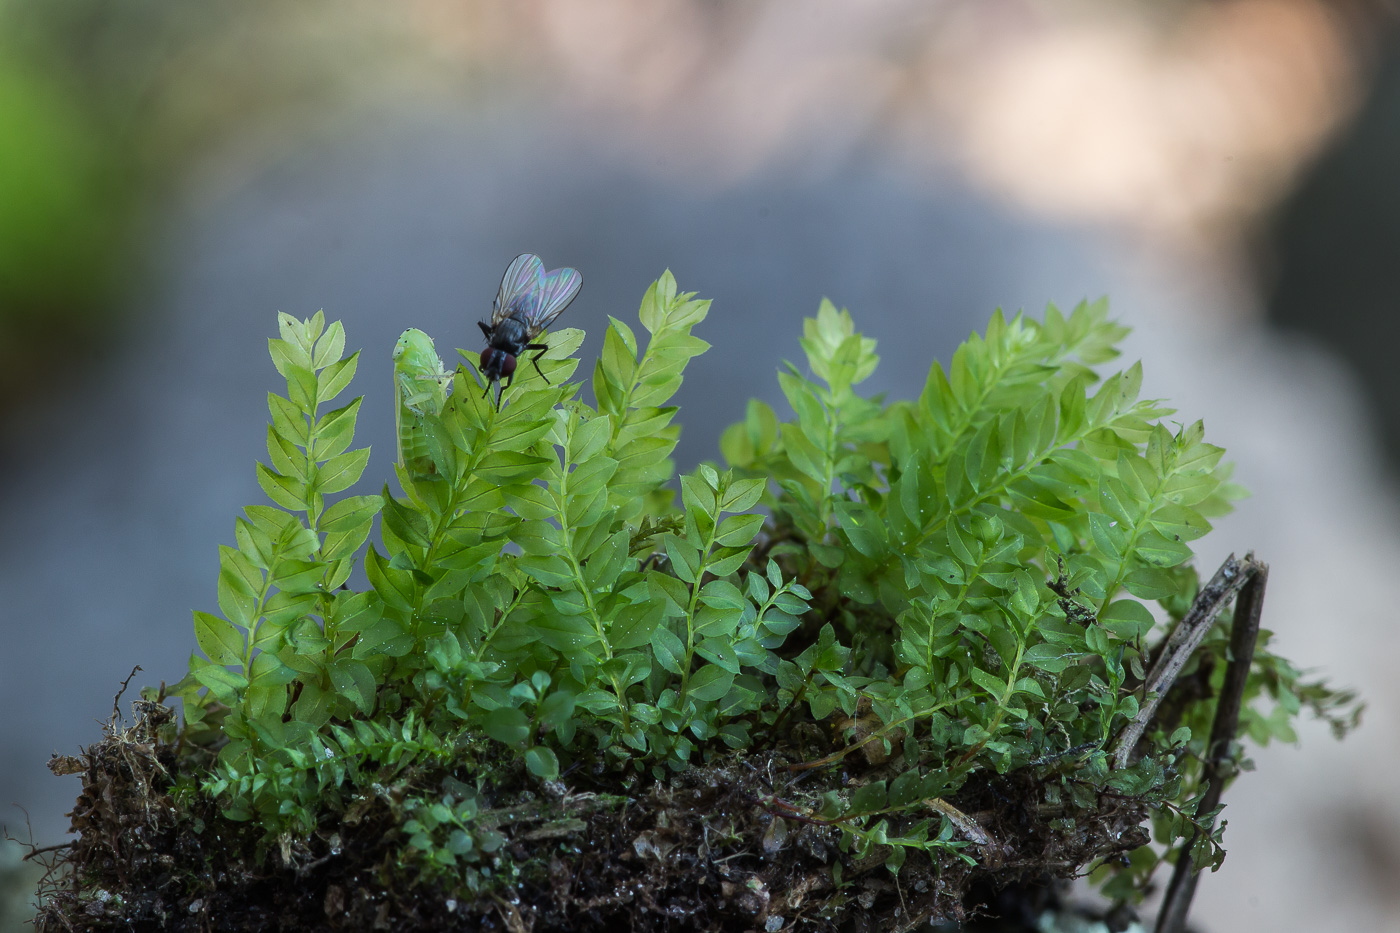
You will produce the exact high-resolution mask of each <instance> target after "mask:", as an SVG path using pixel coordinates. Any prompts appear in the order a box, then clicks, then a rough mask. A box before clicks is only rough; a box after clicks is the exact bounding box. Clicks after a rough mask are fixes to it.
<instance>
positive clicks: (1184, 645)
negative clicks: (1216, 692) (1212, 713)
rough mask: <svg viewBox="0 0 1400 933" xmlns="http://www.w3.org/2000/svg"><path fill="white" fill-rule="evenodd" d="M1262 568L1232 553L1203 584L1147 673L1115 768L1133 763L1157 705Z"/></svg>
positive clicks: (1115, 753)
mask: <svg viewBox="0 0 1400 933" xmlns="http://www.w3.org/2000/svg"><path fill="white" fill-rule="evenodd" d="M1263 567H1264V565H1263V564H1261V563H1259V562H1258V561H1256V560H1255V559H1254V554H1253V553H1250V554H1246V555H1245V558H1244V560H1238V559H1237V558H1236V557H1235V555H1233V554H1231V555H1230V556H1229V557H1227V558H1225V563H1223V564H1221V565H1220V569H1219V570H1217V571H1216V572H1215V576H1213V577H1211V578H1210V582H1208V583H1207V584H1206V585H1205V586H1203V587H1201V591H1200V592H1199V593H1198V594H1197V595H1196V601H1195V602H1194V603H1192V605H1191V611H1190V612H1188V613H1186V616H1185V617H1184V618H1183V619H1182V620H1181V621H1180V622H1178V623H1177V624H1176V627H1175V628H1174V629H1172V632H1171V634H1170V635H1169V636H1167V640H1166V642H1165V643H1164V644H1163V645H1162V650H1161V652H1160V653H1159V654H1158V656H1157V660H1156V662H1155V663H1154V664H1153V665H1152V670H1151V671H1149V672H1148V675H1147V682H1146V684H1145V690H1144V695H1143V702H1142V706H1141V707H1139V708H1138V712H1137V715H1136V716H1134V717H1133V719H1132V721H1131V722H1129V723H1128V724H1127V725H1126V726H1124V727H1123V731H1122V732H1120V733H1119V734H1118V740H1117V742H1116V743H1115V745H1114V750H1113V766H1114V767H1115V768H1126V767H1128V765H1130V764H1131V763H1132V757H1133V751H1134V750H1135V749H1136V748H1137V744H1138V741H1139V740H1140V739H1141V738H1142V734H1143V732H1144V731H1146V729H1147V725H1148V723H1150V722H1151V721H1152V717H1153V716H1155V715H1156V714H1157V707H1158V706H1160V705H1161V703H1162V699H1163V698H1164V697H1165V696H1166V695H1167V691H1168V690H1170V689H1171V686H1172V684H1173V683H1174V682H1175V681H1176V678H1177V675H1179V674H1180V673H1181V670H1182V668H1183V667H1185V666H1186V662H1187V661H1188V660H1189V659H1190V658H1191V655H1192V653H1194V652H1195V650H1196V649H1197V648H1198V647H1200V644H1201V641H1202V640H1203V639H1204V638H1205V637H1206V633H1207V632H1208V631H1210V627H1211V625H1213V624H1214V623H1215V620H1216V618H1217V617H1218V616H1219V615H1220V613H1221V612H1222V611H1223V610H1224V609H1225V606H1226V605H1227V604H1228V603H1229V602H1230V600H1231V599H1232V598H1233V597H1234V596H1235V594H1236V593H1238V592H1239V591H1240V588H1241V587H1243V586H1244V585H1245V583H1247V582H1248V581H1249V580H1250V579H1252V578H1253V577H1254V576H1255V574H1256V573H1258V572H1259V571H1260V570H1261V569H1262V568H1263ZM1251 653H1252V651H1251Z"/></svg>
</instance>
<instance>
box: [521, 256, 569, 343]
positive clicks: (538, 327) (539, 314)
mask: <svg viewBox="0 0 1400 933" xmlns="http://www.w3.org/2000/svg"><path fill="white" fill-rule="evenodd" d="M582 285H583V276H581V275H579V273H578V270H577V269H568V268H564V269H555V270H554V271H552V272H550V273H548V274H546V275H545V276H544V277H543V281H541V282H540V286H539V288H538V289H537V290H536V291H535V293H534V294H533V295H531V296H530V299H531V300H530V303H529V307H528V309H527V310H526V312H525V320H526V322H527V323H528V324H529V330H530V336H531V337H534V336H535V335H536V334H538V333H539V332H540V331H542V330H544V329H545V328H546V327H548V326H549V325H550V324H552V323H554V319H555V318H557V317H558V316H559V315H561V314H563V313H564V309H565V308H567V307H568V306H569V302H571V301H573V300H574V297H575V296H576V295H578V290H579V287H580V286H582Z"/></svg>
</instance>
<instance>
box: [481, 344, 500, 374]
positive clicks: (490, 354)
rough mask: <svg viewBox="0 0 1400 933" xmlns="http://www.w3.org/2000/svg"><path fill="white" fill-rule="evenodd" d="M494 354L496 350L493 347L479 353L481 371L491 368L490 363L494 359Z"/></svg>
mask: <svg viewBox="0 0 1400 933" xmlns="http://www.w3.org/2000/svg"><path fill="white" fill-rule="evenodd" d="M496 353H497V350H496V348H495V347H487V348H486V349H485V350H482V351H481V368H482V369H490V368H491V361H492V360H493V359H495V358H496Z"/></svg>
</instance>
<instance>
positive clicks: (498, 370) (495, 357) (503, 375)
mask: <svg viewBox="0 0 1400 933" xmlns="http://www.w3.org/2000/svg"><path fill="white" fill-rule="evenodd" d="M481 371H482V373H483V374H484V375H485V376H486V378H487V379H507V380H508V379H510V377H511V376H513V375H514V374H515V354H514V353H507V352H506V351H505V350H501V349H498V348H497V347H492V346H488V347H487V348H486V349H485V350H482V351H481Z"/></svg>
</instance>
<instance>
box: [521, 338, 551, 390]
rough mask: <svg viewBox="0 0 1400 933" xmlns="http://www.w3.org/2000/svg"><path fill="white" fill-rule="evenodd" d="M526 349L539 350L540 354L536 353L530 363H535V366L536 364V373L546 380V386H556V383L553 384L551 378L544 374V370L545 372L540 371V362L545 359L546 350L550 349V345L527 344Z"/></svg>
mask: <svg viewBox="0 0 1400 933" xmlns="http://www.w3.org/2000/svg"><path fill="white" fill-rule="evenodd" d="M525 349H526V350H539V351H540V352H538V353H536V354H535V355H534V356H532V357H530V362H531V363H533V364H535V372H537V373H539V374H540V378H541V379H543V380H544V384H545V385H547V386H552V385H554V383H552V382H550V381H549V377H548V376H546V375H545V374H544V370H543V369H540V360H541V359H543V358H544V353H545V351H546V350H548V349H549V345H548V344H544V343H527V344H525Z"/></svg>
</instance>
